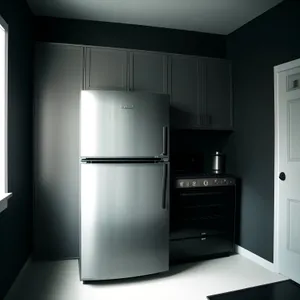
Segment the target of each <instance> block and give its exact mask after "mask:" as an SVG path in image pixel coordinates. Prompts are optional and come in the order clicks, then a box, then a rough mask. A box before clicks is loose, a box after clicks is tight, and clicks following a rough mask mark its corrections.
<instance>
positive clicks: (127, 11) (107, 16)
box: [27, 0, 282, 34]
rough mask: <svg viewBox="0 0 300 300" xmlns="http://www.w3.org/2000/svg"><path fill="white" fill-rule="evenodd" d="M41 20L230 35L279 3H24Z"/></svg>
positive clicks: (211, 0)
mask: <svg viewBox="0 0 300 300" xmlns="http://www.w3.org/2000/svg"><path fill="white" fill-rule="evenodd" d="M27 1H28V3H29V6H30V7H31V9H32V11H33V13H34V14H36V15H40V16H52V17H61V18H71V19H83V20H95V21H106V22H115V23H127V24H138V25H148V26H155V27H166V28H175V29H185V30H193V31H202V32H209V33H219V34H229V33H231V32H232V31H234V30H236V29H237V28H239V27H241V26H242V25H243V24H245V23H247V22H249V21H250V20H252V19H254V18H255V17H257V16H259V15H260V14H262V13H264V12H265V11H267V10H268V9H270V8H271V7H273V6H275V5H276V4H278V3H279V2H281V1H282V0H27Z"/></svg>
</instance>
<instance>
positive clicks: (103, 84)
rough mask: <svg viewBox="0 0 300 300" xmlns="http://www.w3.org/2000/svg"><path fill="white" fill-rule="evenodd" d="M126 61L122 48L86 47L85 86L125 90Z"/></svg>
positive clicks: (125, 54) (88, 87)
mask: <svg viewBox="0 0 300 300" xmlns="http://www.w3.org/2000/svg"><path fill="white" fill-rule="evenodd" d="M127 61H128V60H127V52H126V51H123V50H114V49H102V48H87V49H86V61H85V65H86V68H85V88H86V89H106V90H126V88H127V71H128V68H127V65H128V63H127Z"/></svg>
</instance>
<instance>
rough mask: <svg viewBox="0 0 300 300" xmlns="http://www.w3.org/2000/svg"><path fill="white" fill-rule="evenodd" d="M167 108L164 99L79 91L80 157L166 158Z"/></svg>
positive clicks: (140, 94)
mask: <svg viewBox="0 0 300 300" xmlns="http://www.w3.org/2000/svg"><path fill="white" fill-rule="evenodd" d="M169 107H170V98H169V96H168V95H161V94H150V93H141V92H123V91H101V90H87V91H82V92H81V101H80V120H81V124H80V139H81V147H80V155H81V157H103V158H117V157H119V158H130V157H131V158H138V157H140V158H153V157H168V148H169V139H168V137H169Z"/></svg>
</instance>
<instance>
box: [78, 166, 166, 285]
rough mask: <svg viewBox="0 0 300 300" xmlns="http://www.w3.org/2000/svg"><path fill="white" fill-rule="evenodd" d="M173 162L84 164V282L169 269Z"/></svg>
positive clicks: (82, 268) (82, 168)
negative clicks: (171, 166) (171, 164)
mask: <svg viewBox="0 0 300 300" xmlns="http://www.w3.org/2000/svg"><path fill="white" fill-rule="evenodd" d="M168 174H169V163H130V164H129V163H119V164H115V163H106V164H105V163H99V164H84V163H82V164H81V253H80V273H81V280H83V281H92V280H107V279H118V278H127V277H135V276H142V275H147V274H153V273H159V272H163V271H167V270H168V269H169V175H168Z"/></svg>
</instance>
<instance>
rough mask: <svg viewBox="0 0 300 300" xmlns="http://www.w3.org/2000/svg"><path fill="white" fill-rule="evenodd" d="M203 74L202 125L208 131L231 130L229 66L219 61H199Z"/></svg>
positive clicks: (224, 61) (227, 63)
mask: <svg viewBox="0 0 300 300" xmlns="http://www.w3.org/2000/svg"><path fill="white" fill-rule="evenodd" d="M200 63H202V64H204V65H205V73H204V85H205V86H204V95H205V98H204V99H203V101H204V102H203V104H204V115H205V116H206V118H204V122H205V123H204V125H206V126H207V127H208V128H210V129H232V128H233V120H232V119H233V116H232V113H233V107H232V83H231V64H230V62H229V61H226V60H221V59H200Z"/></svg>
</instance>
